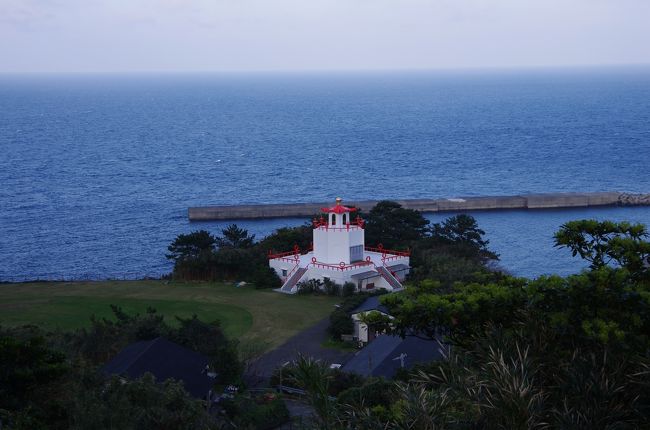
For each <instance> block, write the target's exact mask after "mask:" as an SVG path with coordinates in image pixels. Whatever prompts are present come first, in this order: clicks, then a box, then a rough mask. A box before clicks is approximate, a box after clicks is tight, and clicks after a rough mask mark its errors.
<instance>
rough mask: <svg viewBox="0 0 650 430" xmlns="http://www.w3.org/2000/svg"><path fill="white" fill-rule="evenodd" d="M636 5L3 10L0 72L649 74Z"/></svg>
mask: <svg viewBox="0 0 650 430" xmlns="http://www.w3.org/2000/svg"><path fill="white" fill-rule="evenodd" d="M647 16H650V2H647V1H643V0H572V1H568V2H567V1H560V0H527V1H520V0H399V1H398V0H308V1H305V0H274V1H268V0H130V1H126V0H112V1H109V0H0V17H1V18H0V40H3V41H10V42H9V43H0V55H1V56H2V57H1V58H5V59H7V61H2V62H0V70H4V71H12V70H13V71H21V70H25V71H135V70H168V71H181V70H240V69H244V70H265V69H291V70H302V69H376V68H439V67H445V68H447V67H493V66H497V67H498V66H501V67H509V66H533V65H548V66H554V65H573V64H620V63H649V62H650V47H649V46H648V45H649V44H647V43H645V41H646V40H649V39H650V30H648V26H647V25H646V22H645V21H646V17H647Z"/></svg>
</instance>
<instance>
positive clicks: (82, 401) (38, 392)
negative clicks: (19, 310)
mask: <svg viewBox="0 0 650 430" xmlns="http://www.w3.org/2000/svg"><path fill="white" fill-rule="evenodd" d="M112 309H113V318H111V319H109V318H102V319H97V318H92V320H91V326H90V328H88V329H82V330H78V331H75V332H69V333H60V332H54V333H45V332H43V331H42V330H41V329H39V328H37V327H32V326H27V327H19V328H11V329H9V328H5V329H0V424H2V426H3V427H2V428H8V429H68V428H71V429H89V428H92V429H115V428H120V429H142V428H160V429H163V428H165V429H185V428H188V429H189V428H192V429H208V428H217V427H219V423H218V422H217V421H215V419H214V418H213V417H211V416H210V415H209V414H207V413H206V409H205V404H204V403H203V402H202V401H199V400H196V399H194V398H192V397H190V395H189V394H187V392H185V390H184V389H183V386H182V384H181V383H179V382H174V381H155V380H154V379H153V377H152V376H151V375H148V374H145V375H144V376H143V377H142V378H139V379H137V380H132V381H128V380H125V379H122V378H117V377H114V378H106V377H105V376H103V375H102V374H100V373H99V372H98V366H100V365H102V364H104V363H105V362H107V361H108V360H109V359H111V358H112V357H113V356H115V355H116V354H117V353H118V352H119V351H121V350H122V349H123V348H124V347H125V346H127V345H128V344H130V343H132V342H135V341H139V340H149V339H154V338H156V337H159V336H163V337H165V338H167V339H169V340H171V341H173V342H176V343H178V344H181V345H183V346H185V347H187V348H189V349H191V350H194V351H196V352H199V353H201V354H204V355H205V356H207V357H208V358H209V359H210V367H211V368H212V369H213V370H214V371H215V372H216V373H217V375H218V376H217V379H216V381H215V382H216V383H217V384H224V385H225V384H232V383H240V382H241V376H242V372H243V366H242V364H241V362H240V360H239V358H238V351H237V343H236V341H232V340H229V339H228V338H227V337H226V336H225V335H224V333H223V331H222V330H221V327H220V325H219V323H218V322H216V321H215V322H212V323H206V322H203V321H201V320H199V319H198V318H197V317H196V316H194V317H192V318H177V321H176V323H175V324H174V325H170V324H168V323H167V322H166V321H165V320H164V318H163V317H162V316H161V315H159V314H157V313H156V311H155V310H154V309H149V310H148V311H147V313H146V314H144V315H129V314H126V313H125V312H123V311H122V310H121V309H120V308H119V307H117V306H113V307H112Z"/></svg>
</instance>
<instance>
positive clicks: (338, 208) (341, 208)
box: [321, 197, 357, 214]
mask: <svg viewBox="0 0 650 430" xmlns="http://www.w3.org/2000/svg"><path fill="white" fill-rule="evenodd" d="M342 201H343V199H341V198H340V197H337V198H336V205H334V206H333V207H331V208H321V211H322V212H325V213H335V214H342V213H346V212H355V211H356V210H357V208H348V207H346V206H343V205H342V204H341V202H342Z"/></svg>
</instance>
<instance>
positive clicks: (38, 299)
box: [0, 281, 338, 349]
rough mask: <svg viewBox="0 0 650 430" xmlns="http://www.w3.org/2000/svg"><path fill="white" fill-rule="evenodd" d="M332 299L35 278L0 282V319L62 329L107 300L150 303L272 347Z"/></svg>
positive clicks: (101, 312) (214, 286) (102, 309)
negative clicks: (37, 280)
mask: <svg viewBox="0 0 650 430" xmlns="http://www.w3.org/2000/svg"><path fill="white" fill-rule="evenodd" d="M337 301H338V300H337V299H336V298H332V297H325V296H298V295H293V296H292V295H286V294H280V293H277V292H273V291H268V290H255V289H253V288H252V287H240V288H236V287H234V286H233V285H232V284H223V283H207V282H205V283H202V282H192V283H181V282H166V281H103V282H38V283H25V284H0V324H1V325H19V324H38V325H40V326H42V327H44V328H47V329H55V328H60V329H64V330H69V329H75V328H80V327H84V326H88V325H89V323H90V316H91V315H95V316H98V317H110V316H111V315H112V314H111V309H110V305H111V304H115V305H118V306H120V307H122V309H124V310H125V311H127V312H129V313H135V312H138V313H144V312H145V311H146V309H147V307H149V306H151V307H153V308H155V309H156V310H157V311H158V312H159V313H160V314H162V315H164V316H165V317H166V318H165V319H166V320H167V321H168V322H170V323H173V317H174V316H176V315H177V316H182V317H190V316H192V314H196V315H198V316H199V317H200V318H201V319H202V320H205V321H213V320H215V319H218V320H220V321H221V323H222V326H223V328H224V329H225V331H226V333H227V334H228V335H230V336H231V337H235V338H238V339H240V340H242V341H243V342H246V343H251V344H257V345H263V348H264V349H270V348H273V347H275V346H277V345H279V344H281V343H282V342H283V341H284V340H286V339H288V338H289V337H291V336H292V335H294V334H296V333H298V332H299V331H301V330H303V329H305V328H307V327H309V326H310V325H312V324H314V323H316V322H317V321H319V320H321V319H322V318H324V317H326V316H327V315H329V313H330V312H331V311H332V309H333V306H334V304H335V303H337Z"/></svg>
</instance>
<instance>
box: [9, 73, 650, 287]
mask: <svg viewBox="0 0 650 430" xmlns="http://www.w3.org/2000/svg"><path fill="white" fill-rule="evenodd" d="M649 165H650V69H648V68H643V67H638V68H629V69H619V68H611V69H575V70H538V71H534V70H530V71H491V72H444V73H443V72H435V73H434V72H426V73H425V72H421V73H348V74H240V75H234V74H233V75H228V74H221V75H178V76H175V75H169V76H165V75H129V76H127V75H106V76H103V75H33V76H11V75H5V76H0V280H10V279H33V278H51V279H56V278H61V277H66V278H69V277H72V278H109V277H141V276H145V275H150V276H158V275H160V274H163V273H166V272H168V271H169V270H170V265H169V262H168V261H166V259H165V252H166V247H167V245H168V244H169V243H170V242H171V241H172V240H173V239H174V237H175V236H176V235H177V234H179V233H183V232H188V231H191V230H195V229H199V228H206V229H209V230H211V231H212V232H214V233H218V232H219V230H220V229H221V228H223V227H224V226H225V225H226V224H227V223H223V222H210V223H189V221H188V220H187V208H188V207H190V206H202V205H209V204H240V203H270V202H273V203H275V202H314V201H315V202H318V201H328V200H332V199H333V198H334V197H335V196H339V195H340V196H342V197H343V198H344V199H347V200H355V199H382V198H388V199H390V198H438V197H457V196H478V195H511V194H521V193H543V192H556V191H561V192H566V191H581V192H584V191H627V192H638V193H650V174H649V172H650V169H649V168H648V166H649ZM445 216H448V214H435V215H428V217H429V218H431V219H432V220H434V221H438V220H440V219H442V218H444V217H445ZM474 216H476V217H477V219H478V220H479V224H480V226H481V227H482V228H483V229H484V230H485V231H486V232H487V236H488V238H489V239H490V240H491V245H492V247H493V248H494V250H495V251H496V252H498V253H499V254H501V259H502V262H501V265H502V266H503V267H505V268H506V269H508V270H509V271H511V272H512V273H515V274H517V275H523V276H537V275H539V274H543V273H559V274H568V273H573V272H576V271H578V270H580V269H581V268H582V267H583V266H582V263H580V262H579V261H578V260H575V259H573V258H571V256H570V255H569V254H568V252H567V251H566V250H557V249H554V248H553V246H552V234H553V232H554V231H556V230H557V229H558V227H559V226H560V225H561V224H562V223H563V222H566V221H568V220H571V219H576V218H599V219H614V220H631V221H636V222H643V223H645V224H648V225H650V208H648V207H643V208H639V207H637V208H600V209H584V210H583V209H580V210H578V209H576V210H563V211H505V212H478V213H474ZM302 222H303V220H297V219H283V220H262V221H246V222H240V224H241V225H244V226H245V227H246V228H249V229H250V230H251V231H252V232H254V233H256V234H257V235H258V237H261V236H264V235H266V234H268V233H270V232H271V231H272V230H273V229H275V228H277V227H279V226H284V225H297V224H300V223H302Z"/></svg>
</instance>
